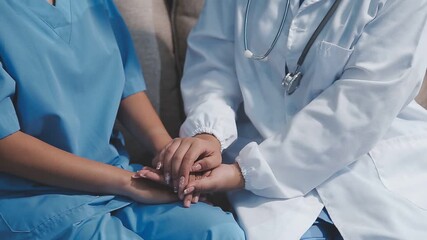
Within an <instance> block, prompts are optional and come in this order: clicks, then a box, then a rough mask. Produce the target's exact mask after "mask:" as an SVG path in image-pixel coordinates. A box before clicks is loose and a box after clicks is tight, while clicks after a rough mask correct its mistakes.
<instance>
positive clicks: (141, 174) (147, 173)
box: [132, 167, 210, 207]
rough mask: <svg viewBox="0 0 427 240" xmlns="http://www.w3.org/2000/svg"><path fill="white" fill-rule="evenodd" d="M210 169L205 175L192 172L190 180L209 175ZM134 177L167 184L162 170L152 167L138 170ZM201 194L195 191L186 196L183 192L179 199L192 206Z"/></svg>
mask: <svg viewBox="0 0 427 240" xmlns="http://www.w3.org/2000/svg"><path fill="white" fill-rule="evenodd" d="M209 173H210V171H208V172H205V173H204V174H203V175H202V174H201V173H191V174H190V175H189V182H190V183H191V182H193V181H195V180H200V179H202V178H203V177H205V176H208V174H209ZM132 178H134V179H138V178H145V179H148V180H151V181H154V182H156V183H158V184H162V185H165V184H166V183H165V182H164V177H163V175H162V172H161V171H159V170H156V169H153V168H150V167H144V168H142V169H141V170H139V171H138V172H136V173H135V174H134V175H133V176H132ZM199 198H200V194H199V193H194V194H187V195H185V196H184V194H181V195H180V196H179V199H181V200H183V205H184V207H190V205H191V203H197V202H198V201H199Z"/></svg>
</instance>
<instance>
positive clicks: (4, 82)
mask: <svg viewBox="0 0 427 240" xmlns="http://www.w3.org/2000/svg"><path fill="white" fill-rule="evenodd" d="M14 94H15V81H14V80H13V79H12V77H11V76H10V75H9V74H8V73H7V72H6V71H5V70H4V69H3V65H2V64H1V62H0V139H3V138H5V137H7V136H9V135H10V134H12V133H15V132H17V131H18V130H19V129H20V127H19V122H18V117H17V116H16V111H15V107H14V106H13V103H12V99H11V97H12V96H13V95H14Z"/></svg>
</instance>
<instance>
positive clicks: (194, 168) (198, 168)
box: [191, 164, 202, 171]
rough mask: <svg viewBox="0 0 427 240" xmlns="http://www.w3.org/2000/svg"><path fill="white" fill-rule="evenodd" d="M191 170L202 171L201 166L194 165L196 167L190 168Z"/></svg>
mask: <svg viewBox="0 0 427 240" xmlns="http://www.w3.org/2000/svg"><path fill="white" fill-rule="evenodd" d="M191 170H193V171H199V170H202V165H200V164H196V165H194V166H192V167H191Z"/></svg>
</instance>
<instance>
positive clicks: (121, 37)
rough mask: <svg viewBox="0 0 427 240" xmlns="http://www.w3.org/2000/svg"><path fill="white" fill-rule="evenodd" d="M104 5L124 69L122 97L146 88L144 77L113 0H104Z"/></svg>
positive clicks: (125, 27) (127, 32) (130, 39)
mask: <svg viewBox="0 0 427 240" xmlns="http://www.w3.org/2000/svg"><path fill="white" fill-rule="evenodd" d="M105 7H106V9H107V12H108V14H109V16H110V22H111V26H112V28H113V31H114V35H115V37H116V41H117V45H118V47H119V49H120V55H121V57H122V61H123V68H124V70H125V75H126V76H125V78H126V81H125V87H124V90H123V94H122V99H124V98H126V97H128V96H130V95H132V94H134V93H137V92H140V91H144V90H145V89H146V85H145V81H144V77H143V75H142V69H141V65H140V63H139V60H138V57H137V55H136V51H135V47H134V45H133V41H132V38H131V35H130V33H129V30H128V28H127V26H126V23H125V22H124V20H123V18H122V16H121V15H120V13H119V11H118V9H117V7H116V5H115V4H114V2H113V0H105Z"/></svg>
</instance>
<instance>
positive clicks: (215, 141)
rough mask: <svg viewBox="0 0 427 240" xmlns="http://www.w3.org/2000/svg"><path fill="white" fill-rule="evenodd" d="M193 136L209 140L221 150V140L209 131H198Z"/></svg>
mask: <svg viewBox="0 0 427 240" xmlns="http://www.w3.org/2000/svg"><path fill="white" fill-rule="evenodd" d="M194 137H196V138H200V139H203V140H206V141H209V142H211V143H212V144H214V145H215V146H216V147H217V148H218V149H219V151H220V152H221V149H222V146H221V141H220V140H219V139H218V138H217V137H215V135H213V134H210V133H200V134H197V135H195V136H194Z"/></svg>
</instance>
